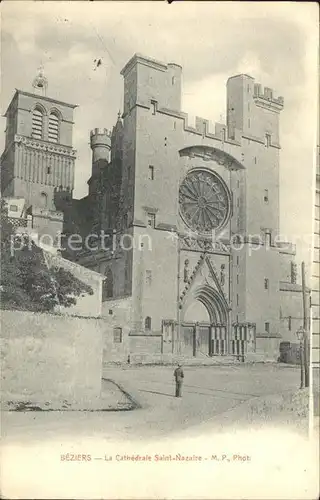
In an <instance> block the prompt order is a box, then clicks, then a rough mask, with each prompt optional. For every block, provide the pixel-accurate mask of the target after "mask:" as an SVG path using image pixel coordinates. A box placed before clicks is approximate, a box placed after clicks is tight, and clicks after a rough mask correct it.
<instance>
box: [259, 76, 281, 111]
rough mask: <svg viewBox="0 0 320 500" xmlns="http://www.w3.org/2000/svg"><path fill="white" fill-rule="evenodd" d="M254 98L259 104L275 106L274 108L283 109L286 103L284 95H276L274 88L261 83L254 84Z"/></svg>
mask: <svg viewBox="0 0 320 500" xmlns="http://www.w3.org/2000/svg"><path fill="white" fill-rule="evenodd" d="M253 98H254V99H255V101H256V104H257V105H258V106H259V105H260V106H266V107H268V108H270V107H273V108H274V110H277V111H281V109H283V105H284V98H283V97H282V96H279V97H275V96H274V93H273V89H271V88H269V87H262V85H261V84H260V83H255V84H254V90H253Z"/></svg>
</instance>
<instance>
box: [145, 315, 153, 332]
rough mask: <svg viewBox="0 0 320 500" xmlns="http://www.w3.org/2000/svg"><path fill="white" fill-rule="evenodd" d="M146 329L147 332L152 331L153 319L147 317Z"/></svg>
mask: <svg viewBox="0 0 320 500" xmlns="http://www.w3.org/2000/svg"><path fill="white" fill-rule="evenodd" d="M144 328H145V330H151V318H150V316H147V317H146V319H145V321H144Z"/></svg>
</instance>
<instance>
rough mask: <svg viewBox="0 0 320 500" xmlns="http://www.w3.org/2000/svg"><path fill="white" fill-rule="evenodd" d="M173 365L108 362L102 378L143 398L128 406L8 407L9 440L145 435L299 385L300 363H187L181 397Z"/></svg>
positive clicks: (192, 422)
mask: <svg viewBox="0 0 320 500" xmlns="http://www.w3.org/2000/svg"><path fill="white" fill-rule="evenodd" d="M173 369H174V368H173V367H166V366H140V367H133V366H132V367H130V366H129V367H125V368H118V367H115V368H114V367H112V368H110V367H105V368H104V370H103V378H104V379H106V380H113V381H115V382H116V383H119V384H120V385H121V386H122V387H123V388H124V389H125V390H126V391H127V392H129V394H130V395H131V396H132V397H133V398H134V400H135V401H137V402H138V403H139V404H140V406H141V407H140V408H138V409H136V410H132V411H125V412H108V413H104V412H94V413H87V412H11V413H4V415H3V419H2V428H3V431H2V435H3V438H4V439H5V440H8V441H11V440H14V441H15V440H17V439H18V440H19V441H20V440H22V441H25V440H29V439H36V440H38V439H39V440H41V439H42V437H43V433H44V432H45V433H46V436H48V437H49V436H50V435H52V436H56V435H68V437H70V435H75V436H82V437H85V436H88V437H90V436H97V435H103V436H104V438H107V439H128V438H130V439H131V438H133V439H144V438H152V437H157V436H163V435H166V434H168V433H170V432H180V431H183V430H186V429H188V430H190V427H192V426H196V425H199V424H202V423H204V422H205V421H208V420H209V419H212V418H213V417H217V416H219V415H220V414H223V413H225V412H227V411H228V410H231V409H232V408H235V407H237V406H238V405H241V404H242V403H244V402H245V401H248V400H251V399H254V398H259V397H261V396H267V395H269V394H280V393H285V392H290V391H295V390H297V389H298V388H299V383H300V378H299V377H300V373H299V367H291V366H285V365H272V364H266V365H264V364H257V365H237V366H233V365H231V366H207V367H185V368H184V372H185V382H184V385H183V389H182V398H181V399H180V398H175V397H174V379H173Z"/></svg>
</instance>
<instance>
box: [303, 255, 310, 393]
mask: <svg viewBox="0 0 320 500" xmlns="http://www.w3.org/2000/svg"><path fill="white" fill-rule="evenodd" d="M301 282H302V304H303V330H304V336H303V362H304V383H305V387H309V324H308V323H309V321H308V312H307V296H306V295H307V292H306V271H305V263H304V262H302V264H301Z"/></svg>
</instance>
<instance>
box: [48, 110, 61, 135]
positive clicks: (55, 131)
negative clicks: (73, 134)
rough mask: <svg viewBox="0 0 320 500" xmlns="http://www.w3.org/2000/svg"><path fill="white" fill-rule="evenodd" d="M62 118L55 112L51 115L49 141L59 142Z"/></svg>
mask: <svg viewBox="0 0 320 500" xmlns="http://www.w3.org/2000/svg"><path fill="white" fill-rule="evenodd" d="M59 122H60V120H59V117H58V115H57V113H55V112H51V113H50V115H49V123H48V141H50V142H58V141H59V126H60V123H59Z"/></svg>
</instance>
